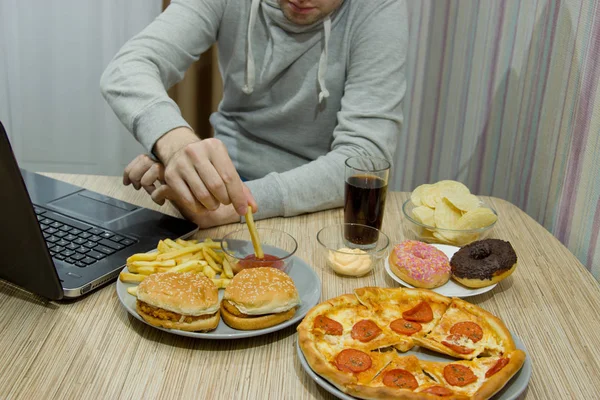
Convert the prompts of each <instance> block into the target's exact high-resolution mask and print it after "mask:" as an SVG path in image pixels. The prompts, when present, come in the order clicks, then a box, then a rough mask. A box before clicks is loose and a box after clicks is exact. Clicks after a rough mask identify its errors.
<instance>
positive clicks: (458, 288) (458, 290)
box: [385, 244, 497, 297]
mask: <svg viewBox="0 0 600 400" xmlns="http://www.w3.org/2000/svg"><path fill="white" fill-rule="evenodd" d="M432 246H433V247H435V248H437V249H439V250H441V251H442V252H443V253H444V254H446V256H448V259H451V258H452V256H453V255H454V253H456V252H457V251H458V250H459V249H460V247H456V246H449V245H446V244H432ZM385 272H387V274H388V275H389V276H390V278H392V279H393V280H395V281H396V282H398V283H399V284H401V285H402V286H406V287H409V288H414V286H412V285H410V284H408V283H406V282H404V281H403V280H402V279H400V278H398V277H397V276H396V274H394V273H393V272H392V270H391V269H390V262H389V261H388V259H387V258H386V259H385ZM496 285H497V283H496V284H493V285H491V286H486V287H482V288H477V289H469V288H468V287H464V286H463V285H461V284H459V283H457V282H454V281H453V280H452V278H450V280H449V281H448V282H446V284H444V285H442V286H440V287H437V288H435V289H431V290H433V291H434V292H436V293H439V294H441V295H444V296H448V297H470V296H476V295H478V294H482V293H485V292H489V291H490V290H492V289H493V288H495V287H496Z"/></svg>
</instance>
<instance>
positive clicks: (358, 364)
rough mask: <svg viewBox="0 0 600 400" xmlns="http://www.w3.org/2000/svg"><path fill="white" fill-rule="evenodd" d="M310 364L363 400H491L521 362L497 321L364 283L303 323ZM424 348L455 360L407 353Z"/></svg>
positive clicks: (429, 295)
mask: <svg viewBox="0 0 600 400" xmlns="http://www.w3.org/2000/svg"><path fill="white" fill-rule="evenodd" d="M298 341H299V345H300V348H301V349H302V352H303V353H304V356H305V357H306V360H307V362H308V364H309V365H310V367H311V368H312V369H313V370H314V371H315V372H316V373H318V374H319V375H321V376H322V377H324V378H325V379H327V380H328V381H329V382H331V383H332V384H333V385H334V386H336V387H337V388H338V389H340V390H341V391H343V392H345V393H348V394H351V395H353V396H356V397H359V398H363V399H387V398H396V399H411V400H412V399H439V398H440V397H442V398H444V399H465V400H466V399H487V398H489V397H491V396H493V395H494V394H495V393H496V392H497V391H498V390H500V389H501V388H502V387H503V386H504V385H505V384H506V383H507V382H508V381H509V380H510V378H512V376H513V375H514V374H515V373H516V372H517V371H518V370H519V369H520V368H521V366H522V365H523V363H524V361H525V353H524V352H523V351H521V350H518V349H516V347H515V344H514V341H513V340H512V336H511V335H510V332H509V331H508V330H507V329H506V327H505V326H504V324H503V323H502V321H501V320H500V319H498V318H497V317H495V316H494V315H492V314H490V313H489V312H487V311H485V310H483V309H481V308H479V307H477V306H475V305H472V304H470V303H467V302H465V301H463V300H460V299H449V298H447V297H445V296H442V295H440V294H437V293H435V292H432V291H430V290H426V289H407V288H398V289H384V288H375V287H367V288H361V289H357V290H355V292H354V294H346V295H342V296H339V297H336V298H333V299H330V300H327V301H325V302H323V303H321V304H318V305H317V306H315V307H314V308H313V309H311V310H310V311H309V312H308V314H307V315H306V316H305V317H304V319H303V321H302V323H301V324H300V325H299V326H298ZM416 345H418V346H421V347H425V348H427V349H430V350H433V351H436V352H438V353H442V354H446V355H449V356H451V357H454V358H457V360H454V361H447V362H434V361H426V360H421V359H419V358H417V357H416V356H414V355H405V354H403V353H405V352H406V351H408V350H410V349H411V348H413V347H414V346H416Z"/></svg>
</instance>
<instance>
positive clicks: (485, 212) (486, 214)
mask: <svg viewBox="0 0 600 400" xmlns="http://www.w3.org/2000/svg"><path fill="white" fill-rule="evenodd" d="M436 211H437V210H436ZM497 220H498V216H497V215H496V214H494V212H493V211H492V210H490V209H489V208H485V207H480V208H476V209H474V210H471V211H467V212H466V213H465V215H463V216H462V217H461V218H460V221H459V223H458V225H457V228H456V229H479V228H484V227H486V226H490V225H491V224H493V223H494V222H496V221H497Z"/></svg>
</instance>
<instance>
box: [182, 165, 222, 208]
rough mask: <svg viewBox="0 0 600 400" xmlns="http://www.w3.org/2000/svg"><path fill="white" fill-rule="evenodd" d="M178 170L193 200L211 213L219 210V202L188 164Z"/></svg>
mask: <svg viewBox="0 0 600 400" xmlns="http://www.w3.org/2000/svg"><path fill="white" fill-rule="evenodd" d="M180 169H181V175H183V178H184V180H185V182H186V183H187V185H188V186H189V188H190V189H191V191H192V193H193V195H194V197H195V199H196V200H198V202H200V203H201V204H202V205H203V206H204V207H206V208H207V209H209V210H211V211H214V210H216V209H217V208H219V204H220V203H219V201H218V200H217V199H216V198H215V197H214V196H213V195H212V193H211V192H210V191H209V190H208V188H207V187H206V185H205V184H204V182H203V181H202V179H201V178H200V176H199V175H198V172H196V170H195V169H194V168H193V167H192V166H191V165H189V164H186V165H185V166H182V167H181V168H180Z"/></svg>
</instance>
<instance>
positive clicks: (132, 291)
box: [127, 286, 137, 297]
mask: <svg viewBox="0 0 600 400" xmlns="http://www.w3.org/2000/svg"><path fill="white" fill-rule="evenodd" d="M127 293H129V294H130V295H132V296H135V297H137V286H132V287H128V288H127Z"/></svg>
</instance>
